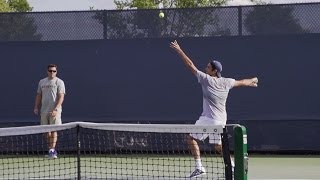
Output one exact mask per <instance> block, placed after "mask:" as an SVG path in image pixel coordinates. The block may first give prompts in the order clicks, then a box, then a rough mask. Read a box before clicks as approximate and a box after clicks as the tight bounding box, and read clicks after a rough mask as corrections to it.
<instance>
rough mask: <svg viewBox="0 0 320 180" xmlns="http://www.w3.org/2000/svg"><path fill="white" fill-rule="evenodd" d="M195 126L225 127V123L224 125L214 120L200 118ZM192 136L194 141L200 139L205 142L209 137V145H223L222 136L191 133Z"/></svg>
mask: <svg viewBox="0 0 320 180" xmlns="http://www.w3.org/2000/svg"><path fill="white" fill-rule="evenodd" d="M195 125H213V126H215V125H223V126H225V123H222V122H221V121H215V120H214V119H211V118H208V117H205V116H200V118H199V120H197V121H196V123H195ZM190 136H192V137H193V138H194V139H198V140H200V141H204V140H205V139H207V138H208V137H209V143H210V144H222V143H221V134H212V133H210V134H208V133H199V134H195V133H191V134H190Z"/></svg>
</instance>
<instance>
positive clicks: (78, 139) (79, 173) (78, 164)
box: [77, 125, 81, 180]
mask: <svg viewBox="0 0 320 180" xmlns="http://www.w3.org/2000/svg"><path fill="white" fill-rule="evenodd" d="M80 154H81V152H80V125H77V174H78V180H81V163H80Z"/></svg>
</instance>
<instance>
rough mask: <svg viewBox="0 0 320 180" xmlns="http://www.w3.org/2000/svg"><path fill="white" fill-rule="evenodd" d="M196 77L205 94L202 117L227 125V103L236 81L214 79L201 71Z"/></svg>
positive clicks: (222, 78)
mask: <svg viewBox="0 0 320 180" xmlns="http://www.w3.org/2000/svg"><path fill="white" fill-rule="evenodd" d="M196 76H197V78H198V82H199V83H200V84H201V87H202V93H203V111H202V114H201V116H205V117H208V118H211V119H213V120H214V121H220V122H221V123H222V124H226V122H227V111H226V102H227V98H228V94H229V90H230V89H231V88H233V86H234V83H235V79H232V78H224V77H221V78H217V77H212V76H210V75H208V74H206V73H204V72H201V71H199V70H198V71H197V73H196Z"/></svg>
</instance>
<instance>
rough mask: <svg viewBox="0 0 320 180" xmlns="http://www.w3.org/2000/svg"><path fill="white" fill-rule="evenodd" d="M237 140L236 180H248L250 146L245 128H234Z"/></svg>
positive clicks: (235, 157) (235, 155) (235, 153)
mask: <svg viewBox="0 0 320 180" xmlns="http://www.w3.org/2000/svg"><path fill="white" fill-rule="evenodd" d="M234 135H235V136H234V138H235V147H236V148H235V152H234V159H235V172H234V179H235V180H247V179H248V151H247V150H248V144H247V130H246V128H245V127H244V126H236V127H235V128H234Z"/></svg>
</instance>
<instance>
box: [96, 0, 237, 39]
mask: <svg viewBox="0 0 320 180" xmlns="http://www.w3.org/2000/svg"><path fill="white" fill-rule="evenodd" d="M228 1H230V0H114V3H115V4H116V7H117V9H118V10H124V9H135V10H128V11H116V12H115V11H112V12H101V11H100V12H98V13H97V14H96V15H95V18H97V19H98V20H99V21H100V23H102V24H103V25H104V29H105V33H104V38H106V39H118V38H144V37H152V38H157V37H193V36H200V37H203V36H212V35H228V34H230V33H231V32H230V30H229V29H228V28H226V27H222V26H221V23H220V19H219V12H218V11H216V10H215V9H212V8H199V9H194V8H197V7H212V6H221V5H224V4H226V3H227V2H228ZM160 7H161V8H160ZM159 8H160V9H159ZM170 8H171V9H170ZM172 8H179V9H172ZM192 8H193V9H192ZM136 9H137V10H136ZM161 11H163V12H164V14H165V17H164V18H159V16H158V15H159V13H160V12H161Z"/></svg>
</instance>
